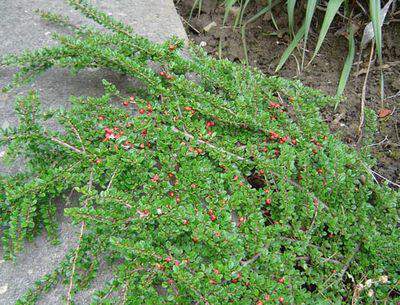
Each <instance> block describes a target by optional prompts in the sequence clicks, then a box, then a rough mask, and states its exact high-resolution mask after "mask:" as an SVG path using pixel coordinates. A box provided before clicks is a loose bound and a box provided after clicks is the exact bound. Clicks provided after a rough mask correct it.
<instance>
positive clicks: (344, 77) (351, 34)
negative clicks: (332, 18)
mask: <svg viewBox="0 0 400 305" xmlns="http://www.w3.org/2000/svg"><path fill="white" fill-rule="evenodd" d="M354 33H355V29H354V26H352V25H350V26H349V38H348V39H349V52H348V53H347V57H346V60H345V62H344V66H343V70H342V74H341V75H340V80H339V85H338V88H337V92H336V96H341V95H342V94H343V91H344V88H345V87H346V83H347V80H348V78H349V75H350V70H351V67H352V65H353V61H354V55H355V49H356V47H355V41H354ZM337 105H338V103H337V104H336V106H335V107H337Z"/></svg>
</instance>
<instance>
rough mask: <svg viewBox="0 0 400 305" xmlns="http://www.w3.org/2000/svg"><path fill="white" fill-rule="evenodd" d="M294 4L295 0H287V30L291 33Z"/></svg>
mask: <svg viewBox="0 0 400 305" xmlns="http://www.w3.org/2000/svg"><path fill="white" fill-rule="evenodd" d="M295 5H296V0H288V1H287V13H288V22H289V30H290V33H291V34H292V35H294V7H295Z"/></svg>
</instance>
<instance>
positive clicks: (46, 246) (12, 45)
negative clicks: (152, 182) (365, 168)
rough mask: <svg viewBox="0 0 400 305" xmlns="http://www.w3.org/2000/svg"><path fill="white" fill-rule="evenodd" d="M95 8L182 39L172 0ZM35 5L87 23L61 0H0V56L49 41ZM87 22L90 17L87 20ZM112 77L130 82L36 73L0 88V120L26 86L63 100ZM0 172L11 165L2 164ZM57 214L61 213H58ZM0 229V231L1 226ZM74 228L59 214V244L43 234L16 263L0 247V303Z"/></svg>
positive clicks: (0, 122)
mask: <svg viewBox="0 0 400 305" xmlns="http://www.w3.org/2000/svg"><path fill="white" fill-rule="evenodd" d="M91 2H92V3H93V4H94V5H96V6H97V7H98V8H99V9H101V10H103V11H105V12H107V13H109V14H111V15H113V16H114V17H116V18H117V19H119V20H122V21H124V22H126V23H127V24H130V25H131V26H132V27H133V28H134V30H135V31H136V32H137V33H138V34H141V35H145V36H147V37H149V38H150V39H151V40H153V41H156V42H161V41H163V40H165V39H166V38H168V37H170V36H172V35H175V36H178V37H181V38H184V39H187V36H186V33H185V31H184V28H183V26H182V24H181V21H180V18H179V16H178V15H177V13H176V10H175V7H174V4H173V2H172V0H135V1H131V0H102V1H101V0H96V1H95V0H93V1H91ZM35 9H42V10H50V11H53V12H58V13H63V14H65V15H67V16H69V17H70V19H71V20H72V21H73V22H74V23H75V24H78V25H79V24H83V23H88V21H87V20H86V19H84V18H83V17H81V16H80V15H79V14H78V13H77V12H76V11H74V10H73V9H71V8H70V7H69V6H68V5H67V4H65V3H64V2H63V1H62V0H35V1H31V0H1V1H0V41H1V44H0V56H3V55H5V54H7V53H19V52H21V51H23V50H25V49H36V48H40V47H43V46H47V45H51V44H54V42H53V41H52V40H51V35H50V34H51V32H53V31H54V30H56V27H54V26H53V25H50V24H47V23H46V22H43V21H42V20H40V18H39V17H38V16H37V15H36V14H35V13H34V10H35ZM89 23H90V22H89ZM14 72H15V70H14V69H10V68H0V87H2V86H3V85H4V84H7V83H8V82H9V81H10V79H11V76H12V75H13V73H14ZM104 78H105V79H107V80H109V81H111V82H113V83H116V84H117V85H118V86H119V87H124V86H128V85H132V83H131V81H130V80H128V79H126V78H125V77H122V76H120V75H117V74H114V73H112V72H110V71H104V70H100V69H97V70H93V69H92V70H89V69H88V70H85V71H82V72H80V73H78V75H77V76H71V75H70V73H69V72H68V71H66V70H64V69H52V70H51V71H48V72H46V73H45V74H43V75H42V76H40V77H39V78H38V79H37V81H36V82H35V83H34V84H32V85H28V86H25V87H24V88H21V89H18V90H17V91H13V92H12V93H10V94H3V93H1V94H0V126H15V125H16V124H17V120H16V117H15V114H14V111H13V106H14V99H15V96H16V95H20V94H24V93H26V91H27V90H28V89H31V88H34V89H36V90H38V91H39V94H40V97H41V100H42V102H43V107H46V108H48V107H59V106H66V105H68V98H69V96H71V95H78V96H80V95H100V94H102V93H103V87H102V85H101V80H102V79H104ZM1 156H2V148H0V173H7V172H10V171H15V167H14V168H9V167H6V166H4V164H3V165H2V164H1ZM61 218H62V217H61ZM0 233H1V232H0ZM75 233H76V228H75V227H74V226H72V225H71V224H70V223H69V222H68V221H67V220H66V219H64V218H62V221H61V226H60V240H61V243H60V244H59V245H58V246H53V245H51V244H50V243H49V242H48V241H47V240H46V237H45V235H44V234H43V235H41V236H39V237H38V238H36V239H35V241H34V242H32V243H29V244H27V247H26V249H25V250H24V251H23V253H21V254H20V255H18V257H17V261H16V263H13V262H8V261H4V260H2V259H1V257H2V255H1V254H2V253H1V249H0V305H9V304H14V303H15V301H16V300H17V299H18V297H20V296H22V295H23V293H24V292H25V291H26V290H27V289H28V288H29V287H31V285H32V284H33V283H34V282H35V280H37V279H39V278H40V277H42V276H43V275H45V274H46V273H48V272H50V271H52V270H53V269H54V268H55V267H56V266H57V265H58V263H59V262H60V261H61V260H62V259H63V257H64V254H65V253H66V252H67V250H68V249H69V248H71V247H73V246H74V245H75V243H76V234H75ZM109 278H110V272H109V270H107V269H106V270H104V271H103V273H102V275H101V277H100V279H98V280H96V281H95V283H94V284H93V285H92V286H91V287H90V288H89V289H88V291H86V292H84V293H80V294H79V295H78V297H77V299H76V301H77V304H89V303H90V295H91V292H92V291H93V290H95V289H96V288H100V287H102V285H103V284H104V281H105V280H107V279H109ZM63 295H65V287H62V286H60V287H57V288H56V289H55V290H53V291H52V292H51V293H49V294H48V295H46V296H45V297H44V298H43V299H42V300H41V301H40V303H39V304H62V296H63Z"/></svg>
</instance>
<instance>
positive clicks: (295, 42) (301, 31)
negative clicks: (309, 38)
mask: <svg viewBox="0 0 400 305" xmlns="http://www.w3.org/2000/svg"><path fill="white" fill-rule="evenodd" d="M304 33H305V24H304V23H303V25H302V26H301V28H300V29H299V31H298V32H297V34H296V36H294V38H293V40H292V42H291V43H290V44H289V46H288V47H287V48H286V50H285V52H283V54H282V56H281V59H280V60H279V63H278V66H277V67H276V69H275V72H278V71H279V70H280V69H281V68H282V67H283V65H284V64H285V62H286V61H287V59H288V58H289V56H290V54H292V52H293V50H294V49H295V48H296V46H297V45H298V44H299V42H300V40H301V39H302V38H303V37H304Z"/></svg>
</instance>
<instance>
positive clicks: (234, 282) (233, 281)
mask: <svg viewBox="0 0 400 305" xmlns="http://www.w3.org/2000/svg"><path fill="white" fill-rule="evenodd" d="M238 281H239V279H237V278H236V279H231V282H232V283H233V284H236V283H237V282H238Z"/></svg>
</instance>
